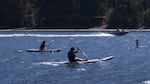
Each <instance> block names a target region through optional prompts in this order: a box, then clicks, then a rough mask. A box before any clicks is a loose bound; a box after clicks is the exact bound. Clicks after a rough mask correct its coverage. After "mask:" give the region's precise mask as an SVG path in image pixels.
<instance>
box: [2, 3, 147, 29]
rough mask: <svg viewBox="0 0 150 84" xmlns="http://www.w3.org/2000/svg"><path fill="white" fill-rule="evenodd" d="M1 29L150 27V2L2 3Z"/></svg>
mask: <svg viewBox="0 0 150 84" xmlns="http://www.w3.org/2000/svg"><path fill="white" fill-rule="evenodd" d="M0 18H1V20H0V28H9V27H12V28H19V27H32V28H34V27H35V28H36V27H39V28H40V27H41V28H42V27H43V28H44V27H49V28H61V27H64V28H65V27H66V28H69V27H77V28H80V27H81V28H90V27H94V26H100V25H103V24H107V25H108V28H116V27H122V28H124V27H129V28H133V27H134V28H138V27H149V26H150V24H149V23H150V0H1V1H0Z"/></svg>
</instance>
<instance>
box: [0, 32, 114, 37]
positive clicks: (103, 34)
mask: <svg viewBox="0 0 150 84" xmlns="http://www.w3.org/2000/svg"><path fill="white" fill-rule="evenodd" d="M101 36H114V35H112V34H109V33H101V32H100V33H92V34H29V33H25V34H0V37H101Z"/></svg>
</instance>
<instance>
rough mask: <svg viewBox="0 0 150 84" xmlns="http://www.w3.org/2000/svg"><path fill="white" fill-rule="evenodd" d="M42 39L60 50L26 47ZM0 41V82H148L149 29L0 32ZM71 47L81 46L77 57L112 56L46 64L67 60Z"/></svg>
mask: <svg viewBox="0 0 150 84" xmlns="http://www.w3.org/2000/svg"><path fill="white" fill-rule="evenodd" d="M136 39H138V40H139V48H136V42H135V40H136ZM43 40H45V41H46V43H47V45H49V46H48V48H49V49H52V48H60V49H61V50H62V51H61V52H41V53H36V52H26V49H31V48H34V49H38V48H39V46H40V43H41V42H42V41H43ZM0 46H1V48H0V66H1V67H0V84H150V33H149V32H130V33H128V34H127V35H124V36H114V35H111V34H108V33H107V32H42V31H39V32H33V31H26V32H23V31H20V32H17V31H16V32H0ZM70 47H75V48H77V47H78V48H80V52H79V53H78V54H77V55H78V57H81V58H84V57H85V54H86V55H87V56H88V59H92V58H102V57H107V56H114V59H112V60H109V61H103V62H97V63H93V64H80V65H76V66H74V67H70V66H68V65H67V64H63V65H57V66H56V65H49V64H46V63H48V62H59V61H66V60H67V52H68V51H69V49H70ZM83 52H84V53H83ZM40 62H45V64H38V63H40Z"/></svg>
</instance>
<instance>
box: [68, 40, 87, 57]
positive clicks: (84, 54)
mask: <svg viewBox="0 0 150 84" xmlns="http://www.w3.org/2000/svg"><path fill="white" fill-rule="evenodd" d="M70 40H71V42H72V43H74V45H75V46H77V43H76V42H74V41H73V40H72V38H71V39H70ZM77 49H78V50H80V52H81V53H82V55H83V56H85V58H86V59H88V55H87V54H86V53H85V52H84V51H82V50H81V49H80V48H79V47H77Z"/></svg>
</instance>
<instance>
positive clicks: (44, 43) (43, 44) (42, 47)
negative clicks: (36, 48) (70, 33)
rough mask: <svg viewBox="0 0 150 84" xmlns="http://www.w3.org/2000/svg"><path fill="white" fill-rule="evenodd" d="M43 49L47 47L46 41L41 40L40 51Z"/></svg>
mask: <svg viewBox="0 0 150 84" xmlns="http://www.w3.org/2000/svg"><path fill="white" fill-rule="evenodd" d="M45 50H47V48H46V42H45V41H43V42H42V43H41V46H40V51H45Z"/></svg>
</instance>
